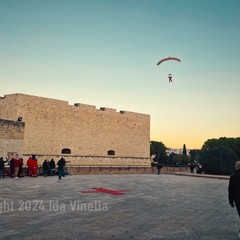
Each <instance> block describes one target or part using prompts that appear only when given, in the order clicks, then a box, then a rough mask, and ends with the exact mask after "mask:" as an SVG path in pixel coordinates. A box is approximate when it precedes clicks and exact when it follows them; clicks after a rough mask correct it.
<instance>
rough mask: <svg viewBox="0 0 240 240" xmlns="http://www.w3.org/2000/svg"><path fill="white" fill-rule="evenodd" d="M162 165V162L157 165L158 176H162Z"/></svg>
mask: <svg viewBox="0 0 240 240" xmlns="http://www.w3.org/2000/svg"><path fill="white" fill-rule="evenodd" d="M162 167H163V166H162V164H161V163H160V162H158V163H157V170H158V171H157V174H158V175H160V171H161V168H162Z"/></svg>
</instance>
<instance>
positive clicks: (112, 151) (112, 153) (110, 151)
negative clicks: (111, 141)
mask: <svg viewBox="0 0 240 240" xmlns="http://www.w3.org/2000/svg"><path fill="white" fill-rule="evenodd" d="M107 154H108V155H115V151H114V150H108V152H107Z"/></svg>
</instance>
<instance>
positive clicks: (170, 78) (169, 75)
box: [168, 74, 173, 83]
mask: <svg viewBox="0 0 240 240" xmlns="http://www.w3.org/2000/svg"><path fill="white" fill-rule="evenodd" d="M168 82H169V83H170V82H173V81H172V74H168Z"/></svg>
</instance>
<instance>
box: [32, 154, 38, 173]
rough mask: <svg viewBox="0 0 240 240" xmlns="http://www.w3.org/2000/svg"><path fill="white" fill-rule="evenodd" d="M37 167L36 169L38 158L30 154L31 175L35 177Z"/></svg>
mask: <svg viewBox="0 0 240 240" xmlns="http://www.w3.org/2000/svg"><path fill="white" fill-rule="evenodd" d="M37 169H38V160H37V158H36V156H35V155H32V176H33V177H37Z"/></svg>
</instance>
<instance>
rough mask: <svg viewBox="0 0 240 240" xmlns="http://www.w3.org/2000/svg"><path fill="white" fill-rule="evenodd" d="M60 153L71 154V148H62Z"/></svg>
mask: <svg viewBox="0 0 240 240" xmlns="http://www.w3.org/2000/svg"><path fill="white" fill-rule="evenodd" d="M62 154H71V149H69V148H63V149H62Z"/></svg>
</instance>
